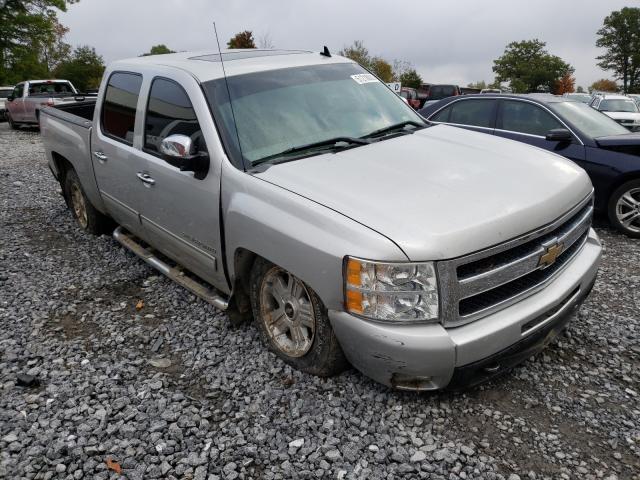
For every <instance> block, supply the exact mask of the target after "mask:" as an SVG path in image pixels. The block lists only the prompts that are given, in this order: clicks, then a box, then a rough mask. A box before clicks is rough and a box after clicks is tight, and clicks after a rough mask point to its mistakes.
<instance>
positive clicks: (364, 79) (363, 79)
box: [351, 73, 380, 85]
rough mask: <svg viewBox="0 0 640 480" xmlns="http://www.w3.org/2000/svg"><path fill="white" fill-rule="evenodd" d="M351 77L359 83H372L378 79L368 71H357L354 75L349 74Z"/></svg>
mask: <svg viewBox="0 0 640 480" xmlns="http://www.w3.org/2000/svg"><path fill="white" fill-rule="evenodd" d="M351 78H353V79H354V80H355V81H356V83H359V84H360V85H362V84H363V83H374V82H379V81H380V80H378V79H377V78H376V77H375V76H373V75H371V74H370V73H358V74H356V75H351Z"/></svg>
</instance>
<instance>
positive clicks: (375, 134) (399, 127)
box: [360, 120, 426, 138]
mask: <svg viewBox="0 0 640 480" xmlns="http://www.w3.org/2000/svg"><path fill="white" fill-rule="evenodd" d="M410 125H412V126H414V127H416V128H414V129H413V130H404V129H405V128H406V127H408V126H410ZM424 127H426V125H425V124H424V123H420V122H416V121H415V120H407V121H405V122H400V123H396V124H394V125H389V126H388V127H384V128H380V129H378V130H374V131H373V132H371V133H368V134H367V135H365V136H364V137H360V138H374V137H379V136H380V135H384V134H386V133H393V132H395V131H396V130H404V131H405V132H406V133H413V132H415V131H416V130H417V129H419V128H424Z"/></svg>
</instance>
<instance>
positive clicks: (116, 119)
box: [100, 72, 142, 145]
mask: <svg viewBox="0 0 640 480" xmlns="http://www.w3.org/2000/svg"><path fill="white" fill-rule="evenodd" d="M141 87H142V75H140V74H138V73H129V72H114V73H112V74H111V77H109V82H108V83H107V88H106V90H105V94H104V100H103V103H102V110H101V112H100V128H101V130H102V133H103V134H104V135H106V136H108V137H111V138H113V139H115V140H118V141H121V142H123V143H126V144H127V145H133V132H134V127H135V121H136V108H137V105H138V98H139V97H140V88H141Z"/></svg>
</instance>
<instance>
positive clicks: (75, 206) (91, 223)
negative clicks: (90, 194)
mask: <svg viewBox="0 0 640 480" xmlns="http://www.w3.org/2000/svg"><path fill="white" fill-rule="evenodd" d="M63 191H64V196H65V200H66V201H67V205H68V206H69V209H70V210H71V213H72V214H73V217H74V218H75V219H76V222H77V223H78V225H79V226H80V228H81V229H82V230H84V231H85V232H88V233H91V234H93V235H101V234H102V233H105V232H107V231H108V229H109V226H110V225H111V221H110V220H109V218H108V217H106V216H105V215H103V214H102V213H100V212H99V211H98V210H96V209H95V208H94V206H93V205H92V204H91V202H90V201H89V199H88V198H87V196H86V195H85V193H84V190H83V189H82V185H81V184H80V179H79V178H78V174H77V173H76V172H75V170H73V169H70V170H68V171H67V173H66V175H65V177H64V187H63Z"/></svg>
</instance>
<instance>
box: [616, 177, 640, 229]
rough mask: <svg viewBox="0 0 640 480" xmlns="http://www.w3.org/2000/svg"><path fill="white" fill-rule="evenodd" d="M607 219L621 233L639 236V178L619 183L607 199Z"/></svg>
mask: <svg viewBox="0 0 640 480" xmlns="http://www.w3.org/2000/svg"><path fill="white" fill-rule="evenodd" d="M609 221H610V222H611V224H612V225H613V226H614V227H616V228H617V229H618V230H620V231H621V232H622V233H624V234H626V235H628V236H629V237H633V238H640V179H638V180H631V181H630V182H627V183H625V184H623V185H621V186H620V187H619V188H618V189H617V190H616V191H615V192H613V194H612V195H611V198H610V199H609Z"/></svg>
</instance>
